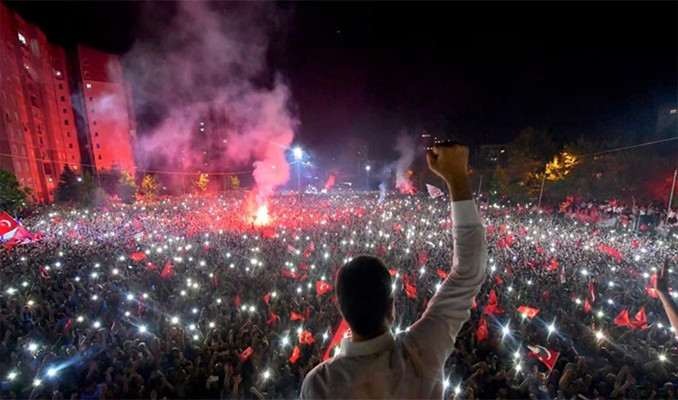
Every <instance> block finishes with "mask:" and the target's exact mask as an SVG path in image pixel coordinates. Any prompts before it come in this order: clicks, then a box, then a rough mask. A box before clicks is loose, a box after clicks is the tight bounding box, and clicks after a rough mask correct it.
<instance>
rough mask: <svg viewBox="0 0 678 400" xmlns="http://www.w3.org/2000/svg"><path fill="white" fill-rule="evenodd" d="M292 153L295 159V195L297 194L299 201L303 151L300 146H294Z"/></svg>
mask: <svg viewBox="0 0 678 400" xmlns="http://www.w3.org/2000/svg"><path fill="white" fill-rule="evenodd" d="M292 153H293V154H294V159H295V160H296V161H297V196H299V201H301V159H302V158H303V157H304V152H303V151H302V150H301V147H295V148H294V150H292Z"/></svg>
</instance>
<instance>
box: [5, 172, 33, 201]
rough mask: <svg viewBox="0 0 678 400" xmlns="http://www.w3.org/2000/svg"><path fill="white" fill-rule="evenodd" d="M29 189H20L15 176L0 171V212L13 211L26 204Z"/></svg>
mask: <svg viewBox="0 0 678 400" xmlns="http://www.w3.org/2000/svg"><path fill="white" fill-rule="evenodd" d="M29 194H30V190H29V189H22V188H21V187H20V186H19V181H17V180H16V176H14V175H13V174H11V173H9V172H7V171H5V170H2V169H0V210H14V209H16V208H18V207H20V206H23V205H24V204H25V203H26V196H28V195H29Z"/></svg>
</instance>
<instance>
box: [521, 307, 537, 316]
mask: <svg viewBox="0 0 678 400" xmlns="http://www.w3.org/2000/svg"><path fill="white" fill-rule="evenodd" d="M518 312H519V313H521V314H522V315H524V316H526V317H527V318H529V319H533V318H534V317H536V316H537V314H539V309H538V308H534V307H528V306H520V307H518Z"/></svg>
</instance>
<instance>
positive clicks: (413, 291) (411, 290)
mask: <svg viewBox="0 0 678 400" xmlns="http://www.w3.org/2000/svg"><path fill="white" fill-rule="evenodd" d="M405 294H407V297H409V298H410V299H416V298H417V288H416V287H415V286H414V285H412V284H409V283H406V284H405Z"/></svg>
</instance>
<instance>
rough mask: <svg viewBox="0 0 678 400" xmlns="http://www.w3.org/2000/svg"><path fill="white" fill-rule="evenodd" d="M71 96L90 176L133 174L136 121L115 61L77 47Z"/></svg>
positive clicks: (113, 57)
mask: <svg viewBox="0 0 678 400" xmlns="http://www.w3.org/2000/svg"><path fill="white" fill-rule="evenodd" d="M76 55H77V60H76V62H75V63H74V67H75V68H74V71H73V74H74V76H75V82H74V85H73V92H74V93H77V95H76V96H74V101H75V102H76V109H78V110H79V111H80V112H79V113H78V117H79V121H78V127H79V128H81V142H82V144H83V148H84V149H83V152H82V154H83V157H84V158H85V159H87V160H88V161H87V164H89V165H91V166H92V167H93V169H94V172H105V171H107V170H111V169H114V168H119V169H122V170H125V171H128V172H130V173H132V174H133V173H134V169H135V166H134V155H133V152H132V141H133V140H135V139H136V120H135V118H134V108H133V103H132V97H131V90H130V88H129V85H127V83H126V82H125V80H124V79H123V74H122V67H121V65H120V60H119V59H118V57H116V56H114V55H110V54H106V53H104V52H101V51H99V50H95V49H92V48H89V47H85V46H78V48H77V54H76Z"/></svg>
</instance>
